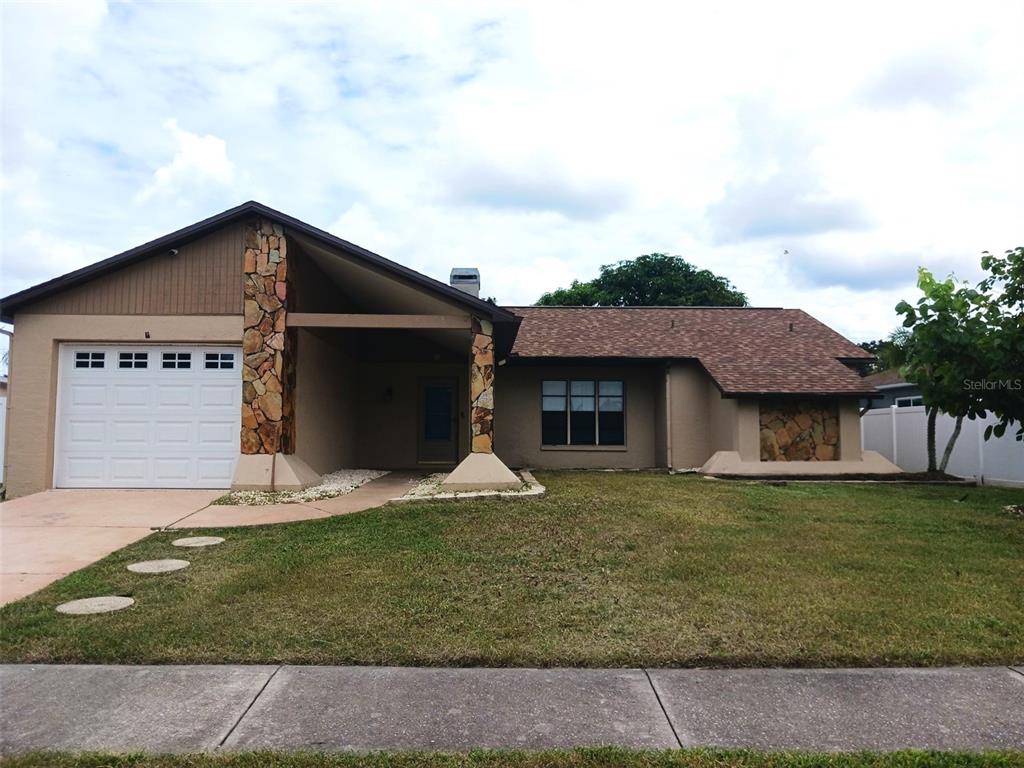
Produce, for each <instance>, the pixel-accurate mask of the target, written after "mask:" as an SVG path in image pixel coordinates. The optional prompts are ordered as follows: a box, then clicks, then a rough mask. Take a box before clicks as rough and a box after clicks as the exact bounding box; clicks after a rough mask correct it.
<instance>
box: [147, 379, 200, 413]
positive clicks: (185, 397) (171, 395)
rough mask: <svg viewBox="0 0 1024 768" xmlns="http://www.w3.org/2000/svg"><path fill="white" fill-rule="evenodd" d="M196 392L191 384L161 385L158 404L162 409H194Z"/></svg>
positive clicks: (158, 391) (158, 392)
mask: <svg viewBox="0 0 1024 768" xmlns="http://www.w3.org/2000/svg"><path fill="white" fill-rule="evenodd" d="M194 390H195V387H193V386H192V385H191V384H161V385H160V387H159V389H158V390H157V403H156V404H157V405H158V406H159V407H160V408H192V407H193V406H194V404H195V403H194V402H193V396H192V395H193V392H194Z"/></svg>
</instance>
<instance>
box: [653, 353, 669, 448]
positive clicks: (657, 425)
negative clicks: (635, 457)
mask: <svg viewBox="0 0 1024 768" xmlns="http://www.w3.org/2000/svg"><path fill="white" fill-rule="evenodd" d="M658 377H660V381H659V380H658ZM671 387H672V379H671V377H670V374H669V368H668V366H666V367H665V369H664V370H663V371H661V372H660V373H657V374H655V381H654V465H655V466H656V467H668V466H669V463H670V462H669V455H670V454H671V448H670V446H669V442H670V440H671V434H672V433H671V430H670V429H669V425H668V407H669V400H671V393H670V392H669V390H670V389H671Z"/></svg>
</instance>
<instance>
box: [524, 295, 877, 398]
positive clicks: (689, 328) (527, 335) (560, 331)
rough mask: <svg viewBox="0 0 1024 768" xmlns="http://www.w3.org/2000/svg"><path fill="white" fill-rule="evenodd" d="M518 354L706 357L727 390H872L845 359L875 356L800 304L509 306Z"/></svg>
mask: <svg viewBox="0 0 1024 768" xmlns="http://www.w3.org/2000/svg"><path fill="white" fill-rule="evenodd" d="M506 309H510V310H511V311H513V312H515V313H516V314H517V315H520V316H521V317H522V318H523V322H522V325H521V326H520V327H519V335H518V336H517V337H516V342H515V345H514V346H513V347H512V353H511V354H512V356H513V357H516V356H517V357H519V358H634V359H636V358H646V359H681V358H693V359H696V360H699V361H700V363H701V364H702V365H703V366H704V368H705V369H706V370H707V372H708V373H709V374H710V375H711V377H712V378H713V379H714V380H715V381H716V382H717V383H718V386H719V387H720V388H721V390H722V391H723V392H724V393H725V394H727V395H742V394H767V393H772V394H806V395H811V394H836V395H859V394H871V393H873V392H874V388H873V387H872V386H871V385H870V384H865V383H864V380H863V379H862V378H861V377H860V376H859V375H858V374H857V372H856V371H854V370H852V369H851V368H849V367H847V366H846V365H844V364H843V363H842V362H840V359H860V360H870V359H873V358H872V355H871V354H870V353H868V352H865V351H864V350H863V349H861V348H860V347H858V346H857V345H856V344H854V343H853V342H852V341H849V340H848V339H845V338H843V337H842V336H840V335H839V334H838V333H836V332H835V331H833V330H832V329H831V328H829V327H828V326H826V325H824V324H823V323H820V322H818V321H817V320H815V319H814V318H813V317H811V316H810V315H808V314H807V313H806V312H804V311H802V310H799V309H760V308H732V307H722V308H718V307H506Z"/></svg>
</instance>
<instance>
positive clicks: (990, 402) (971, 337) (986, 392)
mask: <svg viewBox="0 0 1024 768" xmlns="http://www.w3.org/2000/svg"><path fill="white" fill-rule="evenodd" d="M981 264H982V268H983V269H984V270H985V271H986V272H988V273H989V274H988V276H987V277H986V278H985V279H983V280H981V281H980V282H979V283H978V284H977V286H975V287H971V286H970V285H969V284H967V283H958V282H957V281H955V280H954V279H953V278H952V277H950V278H947V279H946V280H936V279H935V277H934V276H933V275H932V273H931V272H929V271H928V270H927V269H924V268H921V269H919V270H918V282H917V285H918V288H920V289H921V293H922V296H921V298H920V299H918V301H917V303H916V305H913V306H912V305H911V304H909V303H908V302H906V301H901V302H900V303H899V304H898V305H897V306H896V311H897V312H898V313H899V314H901V315H903V317H904V320H903V326H904V328H906V329H908V330H909V331H910V338H909V339H908V341H907V345H906V348H905V350H904V353H905V356H906V360H905V363H904V364H903V368H902V370H903V373H904V375H905V376H906V378H907V379H908V380H909V381H913V382H914V383H916V384H917V385H918V386H919V387H920V389H921V395H922V397H923V398H924V402H925V407H926V409H927V413H928V427H927V448H928V470H929V471H930V472H934V471H936V469H938V470H939V471H942V470H945V468H946V465H947V464H948V462H949V457H950V455H951V454H952V451H953V446H954V444H955V443H956V439H957V437H958V436H959V434H960V428H961V426H962V424H963V420H964V418H970V419H975V418H982V417H984V416H986V415H987V414H988V413H989V412H992V413H994V414H995V415H996V417H997V418H998V419H999V422H998V423H997V424H995V425H993V426H991V427H989V428H987V429H986V431H985V437H986V439H987V438H989V437H990V436H991V435H992V434H995V435H996V436H997V437H1001V436H1002V435H1003V434H1004V433H1005V431H1006V428H1007V427H1008V426H1010V425H1012V424H1014V423H1016V424H1018V425H1019V426H1018V430H1017V439H1018V440H1020V439H1024V391H1022V387H1024V320H1022V317H1024V248H1017V249H1014V250H1011V251H1007V252H1006V254H1005V256H1002V257H997V256H993V255H992V254H989V253H987V252H986V253H984V254H983V255H982V260H981ZM939 412H943V413H947V414H949V415H951V416H954V417H955V418H956V425H955V427H954V429H953V433H952V435H951V436H950V439H949V441H948V442H947V444H946V449H945V451H944V452H943V456H942V461H941V463H938V462H937V461H936V448H935V422H936V417H937V416H938V414H939Z"/></svg>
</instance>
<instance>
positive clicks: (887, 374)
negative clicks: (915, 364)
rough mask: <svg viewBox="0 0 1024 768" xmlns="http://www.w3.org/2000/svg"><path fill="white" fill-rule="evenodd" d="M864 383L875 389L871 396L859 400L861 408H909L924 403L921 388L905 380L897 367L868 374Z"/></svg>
mask: <svg viewBox="0 0 1024 768" xmlns="http://www.w3.org/2000/svg"><path fill="white" fill-rule="evenodd" d="M864 383H865V384H869V385H870V386H872V387H874V388H875V389H876V390H877V394H876V395H875V396H874V397H872V398H865V399H864V400H862V401H861V408H890V407H892V406H894V405H895V406H896V407H897V408H910V407H912V406H915V405H924V398H922V397H921V388H920V387H919V386H917V384H915V383H914V382H912V381H907V380H906V378H905V377H904V376H903V374H902V373H900V369H899V368H887V369H886V370H884V371H879V372H878V373H872V374H868V375H867V376H865V377H864Z"/></svg>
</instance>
